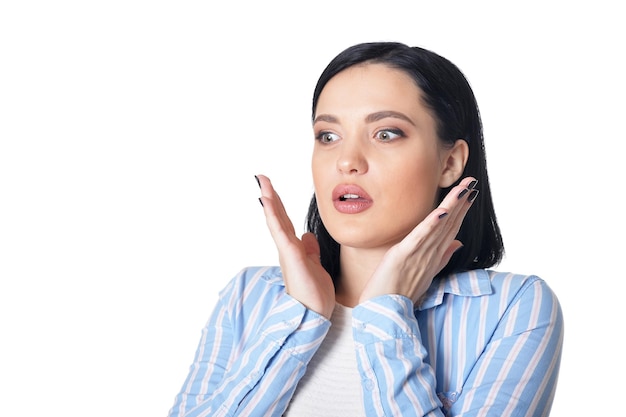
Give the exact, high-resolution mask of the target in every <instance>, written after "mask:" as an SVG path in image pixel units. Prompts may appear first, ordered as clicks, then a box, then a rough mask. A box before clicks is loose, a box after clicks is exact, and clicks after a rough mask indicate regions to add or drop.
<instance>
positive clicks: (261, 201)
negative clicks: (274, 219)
mask: <svg viewBox="0 0 626 417" xmlns="http://www.w3.org/2000/svg"><path fill="white" fill-rule="evenodd" d="M259 203H261V207H265V206H264V205H263V200H261V197H259Z"/></svg>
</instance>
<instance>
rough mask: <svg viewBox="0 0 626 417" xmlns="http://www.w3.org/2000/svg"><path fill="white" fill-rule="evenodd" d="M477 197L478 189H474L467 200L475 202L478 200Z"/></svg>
mask: <svg viewBox="0 0 626 417" xmlns="http://www.w3.org/2000/svg"><path fill="white" fill-rule="evenodd" d="M476 197H478V190H472V192H471V193H470V195H468V196H467V201H469V202H470V203H473V202H474V200H476Z"/></svg>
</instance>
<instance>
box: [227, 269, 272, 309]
mask: <svg viewBox="0 0 626 417" xmlns="http://www.w3.org/2000/svg"><path fill="white" fill-rule="evenodd" d="M282 292H284V282H283V276H282V272H281V270H280V267H278V266H248V267H245V268H243V269H241V270H240V271H239V272H238V273H237V274H236V275H235V276H234V277H233V278H231V279H230V281H229V282H228V284H226V286H225V287H224V288H223V289H222V290H221V291H220V293H219V298H220V300H221V302H222V303H225V304H227V305H230V306H233V305H235V304H241V303H244V302H248V301H255V302H258V301H260V300H261V299H263V298H266V297H268V296H271V295H276V294H278V293H282Z"/></svg>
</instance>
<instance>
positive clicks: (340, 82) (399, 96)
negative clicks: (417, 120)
mask: <svg viewBox="0 0 626 417" xmlns="http://www.w3.org/2000/svg"><path fill="white" fill-rule="evenodd" d="M381 110H394V111H400V112H403V113H407V114H412V113H415V112H420V113H422V112H426V113H430V111H429V109H427V108H426V106H425V105H424V102H423V100H422V91H421V90H420V88H419V87H418V86H417V84H416V83H415V81H414V80H413V79H412V78H411V77H410V76H409V75H408V74H407V73H406V72H404V71H403V70H400V69H397V68H394V67H391V66H389V65H386V64H381V63H366V64H359V65H355V66H352V67H349V68H347V69H345V70H343V71H341V72H339V73H338V74H336V75H335V76H334V77H333V78H331V79H330V80H329V81H328V83H327V84H326V85H325V86H324V88H323V90H322V92H321V94H320V96H319V100H318V102H317V107H316V115H319V114H322V113H332V114H341V113H347V112H359V113H360V112H375V111H381Z"/></svg>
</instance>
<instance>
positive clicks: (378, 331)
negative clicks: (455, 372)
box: [353, 279, 563, 417]
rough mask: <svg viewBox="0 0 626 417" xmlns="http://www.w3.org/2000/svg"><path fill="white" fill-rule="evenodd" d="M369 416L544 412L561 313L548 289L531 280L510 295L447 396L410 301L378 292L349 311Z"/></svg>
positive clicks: (489, 416) (488, 416)
mask: <svg viewBox="0 0 626 417" xmlns="http://www.w3.org/2000/svg"><path fill="white" fill-rule="evenodd" d="M353 319H354V322H353V326H354V327H353V333H354V339H355V343H356V349H357V360H358V366H359V371H360V372H361V376H362V379H363V381H362V389H363V393H364V396H363V397H364V401H365V407H366V411H367V415H368V416H383V415H387V416H389V415H402V416H444V415H445V416H463V417H475V416H485V417H502V416H526V417H531V416H532V417H534V416H537V417H538V416H547V415H548V414H549V411H550V406H551V404H552V400H553V396H554V392H555V389H556V382H557V375H558V370H559V362H560V357H561V349H562V342H563V317H562V312H561V309H560V306H559V303H558V300H557V299H556V297H555V295H554V293H553V292H552V291H551V290H550V289H549V288H548V286H547V285H546V284H545V282H544V281H542V280H540V279H533V280H529V281H528V282H527V283H526V284H525V285H524V287H522V288H521V290H520V291H519V292H518V294H517V295H516V296H515V297H514V299H513V300H511V302H510V304H509V305H508V306H507V308H506V309H505V313H504V314H503V316H502V317H501V319H500V320H499V321H498V326H497V327H496V329H495V331H494V334H493V336H492V338H491V340H490V341H489V343H488V344H487V346H486V347H485V349H484V351H483V352H482V353H481V354H480V355H479V356H478V359H477V361H476V363H475V364H474V365H473V366H472V371H471V372H470V374H469V375H468V377H467V379H466V381H465V383H464V385H463V389H462V391H461V392H459V393H458V396H457V397H456V398H454V401H453V402H448V401H447V399H445V398H444V399H443V400H444V403H442V402H441V400H440V399H439V398H438V397H437V395H436V387H437V384H436V379H435V375H434V372H433V369H432V368H431V367H430V365H429V364H428V363H427V362H426V355H427V351H426V350H425V348H424V346H423V345H422V340H421V335H420V330H419V327H418V324H417V320H416V319H415V315H414V312H413V305H412V303H411V301H410V300H409V299H408V298H406V297H402V296H398V295H389V296H381V297H376V298H374V299H372V300H369V301H367V302H365V303H363V304H361V305H359V306H357V307H355V309H354V311H353Z"/></svg>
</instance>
